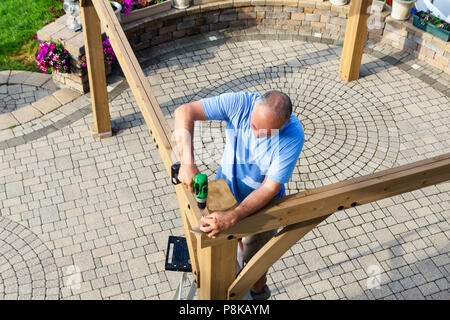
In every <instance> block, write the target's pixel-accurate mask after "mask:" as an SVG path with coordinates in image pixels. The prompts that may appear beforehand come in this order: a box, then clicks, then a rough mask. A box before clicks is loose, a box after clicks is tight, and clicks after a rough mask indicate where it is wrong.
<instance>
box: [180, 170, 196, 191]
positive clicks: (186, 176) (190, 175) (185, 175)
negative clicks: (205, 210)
mask: <svg viewBox="0 0 450 320" xmlns="http://www.w3.org/2000/svg"><path fill="white" fill-rule="evenodd" d="M199 173H200V170H198V168H197V166H196V165H195V163H192V164H181V166H180V171H179V172H178V180H180V182H181V183H182V184H184V185H185V186H186V187H188V188H189V191H190V192H194V188H193V186H192V181H193V180H194V178H195V176H196V175H197V174H199Z"/></svg>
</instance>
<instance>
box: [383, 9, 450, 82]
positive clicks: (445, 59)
mask: <svg viewBox="0 0 450 320" xmlns="http://www.w3.org/2000/svg"><path fill="white" fill-rule="evenodd" d="M380 40H381V41H382V42H386V43H388V44H389V45H391V46H393V47H394V48H398V49H401V50H404V51H406V52H408V53H410V54H412V55H413V56H415V57H417V58H419V59H420V60H424V61H426V62H427V63H429V64H430V65H432V66H434V67H437V68H438V69H440V70H443V71H444V72H446V73H448V74H450V42H445V41H443V40H441V39H439V38H437V37H435V36H433V35H432V34H431V33H428V32H425V31H423V30H421V29H419V28H416V27H415V26H413V24H412V18H411V19H409V20H407V21H398V20H394V19H393V18H391V17H387V18H386V25H385V27H384V31H383V34H382V36H381V38H380Z"/></svg>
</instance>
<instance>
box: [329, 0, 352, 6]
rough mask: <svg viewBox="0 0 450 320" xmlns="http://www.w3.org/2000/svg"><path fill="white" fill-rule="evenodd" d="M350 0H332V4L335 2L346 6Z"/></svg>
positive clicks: (337, 4) (336, 4)
mask: <svg viewBox="0 0 450 320" xmlns="http://www.w3.org/2000/svg"><path fill="white" fill-rule="evenodd" d="M347 2H348V0H330V3H331V4H334V5H335V6H344V5H346V4H347Z"/></svg>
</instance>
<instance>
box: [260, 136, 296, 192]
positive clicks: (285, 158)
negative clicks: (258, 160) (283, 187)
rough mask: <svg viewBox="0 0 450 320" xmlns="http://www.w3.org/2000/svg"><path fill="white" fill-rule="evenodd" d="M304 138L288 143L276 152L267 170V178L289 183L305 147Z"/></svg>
mask: <svg viewBox="0 0 450 320" xmlns="http://www.w3.org/2000/svg"><path fill="white" fill-rule="evenodd" d="M303 142H304V139H299V140H297V141H295V143H291V144H287V145H285V146H284V147H283V148H281V149H280V151H279V152H276V153H275V154H274V156H273V159H272V162H271V164H270V166H269V170H268V171H267V175H266V176H267V178H269V179H271V180H273V181H276V182H278V183H283V184H284V183H288V182H289V180H290V179H291V175H292V172H293V171H294V168H295V166H296V164H297V160H298V157H299V156H300V152H301V151H302V148H303Z"/></svg>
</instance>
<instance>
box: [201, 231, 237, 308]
mask: <svg viewBox="0 0 450 320" xmlns="http://www.w3.org/2000/svg"><path fill="white" fill-rule="evenodd" d="M237 246H238V244H237V239H232V240H228V241H227V242H225V243H222V244H220V245H218V246H212V247H207V248H203V249H202V248H200V247H199V248H198V249H197V254H198V260H199V263H200V287H199V288H198V299H199V300H228V298H229V297H228V287H229V286H230V285H231V284H232V283H233V281H234V280H235V279H236V259H237Z"/></svg>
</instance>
